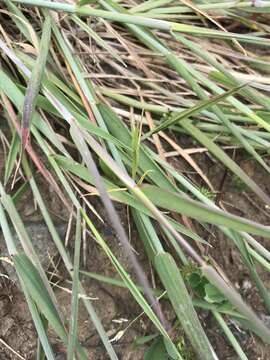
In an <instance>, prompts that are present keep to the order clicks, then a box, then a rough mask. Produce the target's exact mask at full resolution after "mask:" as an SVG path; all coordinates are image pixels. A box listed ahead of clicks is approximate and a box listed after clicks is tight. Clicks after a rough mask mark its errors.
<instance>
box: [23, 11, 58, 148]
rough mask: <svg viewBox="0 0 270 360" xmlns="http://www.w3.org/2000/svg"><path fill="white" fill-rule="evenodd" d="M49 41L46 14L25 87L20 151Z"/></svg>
mask: <svg viewBox="0 0 270 360" xmlns="http://www.w3.org/2000/svg"><path fill="white" fill-rule="evenodd" d="M50 41H51V16H50V15H49V14H48V13H46V16H45V20H44V25H43V29H42V37H41V42H40V47H39V54H38V57H37V60H36V63H35V65H34V68H33V70H32V73H31V77H30V79H29V83H28V85H27V89H26V94H25V98H24V104H23V114H22V149H23V150H24V149H25V147H26V145H27V142H28V138H29V134H30V130H29V129H30V126H31V122H32V118H33V116H34V113H35V109H36V103H37V97H38V94H39V90H40V87H41V82H42V77H43V75H44V71H45V66H46V61H47V56H48V52H49V47H50Z"/></svg>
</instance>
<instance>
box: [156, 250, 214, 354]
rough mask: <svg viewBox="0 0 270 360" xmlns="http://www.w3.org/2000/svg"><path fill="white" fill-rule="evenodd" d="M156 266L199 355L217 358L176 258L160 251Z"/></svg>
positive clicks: (179, 318)
mask: <svg viewBox="0 0 270 360" xmlns="http://www.w3.org/2000/svg"><path fill="white" fill-rule="evenodd" d="M155 268H156V270H157V272H158V274H159V276H160V279H161V281H162V283H163V286H164V287H165V289H166V290H167V293H168V297H169V299H170V301H171V303H172V306H173V308H174V310H175V313H176V315H177V317H178V320H179V321H180V323H181V325H182V327H183V329H184V331H185V333H186V335H187V337H188V338H189V340H190V342H191V344H192V346H193V349H194V350H195V351H196V353H197V355H198V357H199V358H200V359H203V360H211V359H213V360H214V359H215V360H216V359H217V356H216V354H215V352H214V350H213V348H212V346H211V345H210V343H209V340H208V338H207V336H206V335H205V333H204V330H203V328H202V326H201V324H200V321H199V319H198V316H197V314H196V312H195V310H194V308H193V305H192V302H191V299H190V296H189V294H188V291H187V289H186V286H185V284H184V281H183V279H182V276H181V274H180V272H179V269H178V268H177V266H176V263H175V261H174V259H173V258H172V256H171V255H170V254H168V253H165V252H163V253H159V254H158V255H157V256H156V257H155Z"/></svg>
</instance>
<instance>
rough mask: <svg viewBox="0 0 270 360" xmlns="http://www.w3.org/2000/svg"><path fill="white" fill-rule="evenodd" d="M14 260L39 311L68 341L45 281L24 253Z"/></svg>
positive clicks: (62, 337)
mask: <svg viewBox="0 0 270 360" xmlns="http://www.w3.org/2000/svg"><path fill="white" fill-rule="evenodd" d="M13 261H14V264H15V268H16V271H17V273H18V274H19V276H20V277H21V279H22V281H23V283H24V285H25V287H26V288H27V289H28V291H29V293H30V294H31V297H32V298H33V300H34V301H35V303H36V304H37V307H38V308H39V311H40V312H41V313H43V314H44V315H45V317H46V318H47V320H48V321H49V323H50V324H51V326H52V327H53V329H54V331H55V332H56V334H57V335H58V336H59V337H60V338H61V339H62V341H64V342H66V341H67V335H66V331H65V329H64V327H63V325H62V323H61V320H60V318H59V316H58V313H57V311H56V309H55V307H54V304H53V302H52V300H51V297H50V295H49V293H48V292H47V289H46V288H45V287H44V285H43V281H42V280H41V278H40V276H39V273H38V271H37V269H36V268H35V266H34V265H33V263H32V262H31V261H30V260H29V258H28V257H27V256H26V255H25V254H24V253H20V254H16V255H14V256H13Z"/></svg>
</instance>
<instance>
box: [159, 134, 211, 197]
mask: <svg viewBox="0 0 270 360" xmlns="http://www.w3.org/2000/svg"><path fill="white" fill-rule="evenodd" d="M160 136H161V137H162V138H163V139H165V140H166V141H167V142H168V143H169V144H170V145H171V147H172V148H173V149H174V150H176V151H177V152H178V154H179V155H180V156H181V157H182V158H183V159H185V160H186V162H187V163H188V164H189V165H190V166H191V167H192V168H193V169H194V170H195V171H196V173H198V175H199V176H200V177H201V178H202V179H203V181H204V182H205V183H206V184H207V185H208V186H209V188H210V189H211V191H212V192H214V191H215V189H214V187H213V185H212V184H211V182H210V180H209V179H208V177H207V176H206V175H205V174H204V172H203V171H202V169H201V168H200V167H199V165H197V164H196V162H195V161H194V160H193V159H192V157H191V156H190V155H189V154H188V153H187V152H186V151H185V150H184V149H182V148H181V146H179V145H178V144H176V142H175V141H173V140H172V139H171V138H170V137H169V136H168V135H166V134H165V133H164V132H162V131H161V132H160Z"/></svg>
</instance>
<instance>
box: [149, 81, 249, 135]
mask: <svg viewBox="0 0 270 360" xmlns="http://www.w3.org/2000/svg"><path fill="white" fill-rule="evenodd" d="M244 86H246V84H244V85H240V86H238V87H235V88H233V89H231V90H229V91H227V92H224V93H223V94H221V95H217V96H214V97H213V98H211V99H209V100H206V101H202V102H200V103H199V104H197V105H195V106H194V107H192V108H190V109H189V110H186V111H183V112H181V113H179V114H174V115H172V116H171V117H170V118H169V119H168V120H166V121H164V122H163V123H162V124H161V125H159V126H156V127H155V129H153V130H151V131H149V132H148V133H146V134H145V135H144V136H143V137H142V140H144V139H146V138H148V137H149V136H151V135H153V134H156V133H157V132H159V131H162V130H165V129H167V128H168V127H169V126H172V125H174V124H176V123H178V122H179V121H181V120H184V119H188V118H189V117H190V116H192V115H196V114H198V113H199V112H201V111H202V110H205V109H207V108H208V107H210V106H213V105H215V104H217V103H218V102H220V101H221V100H224V99H226V98H227V97H228V96H230V95H233V94H235V93H237V92H238V91H239V90H241V89H242V88H243V87H244Z"/></svg>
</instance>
